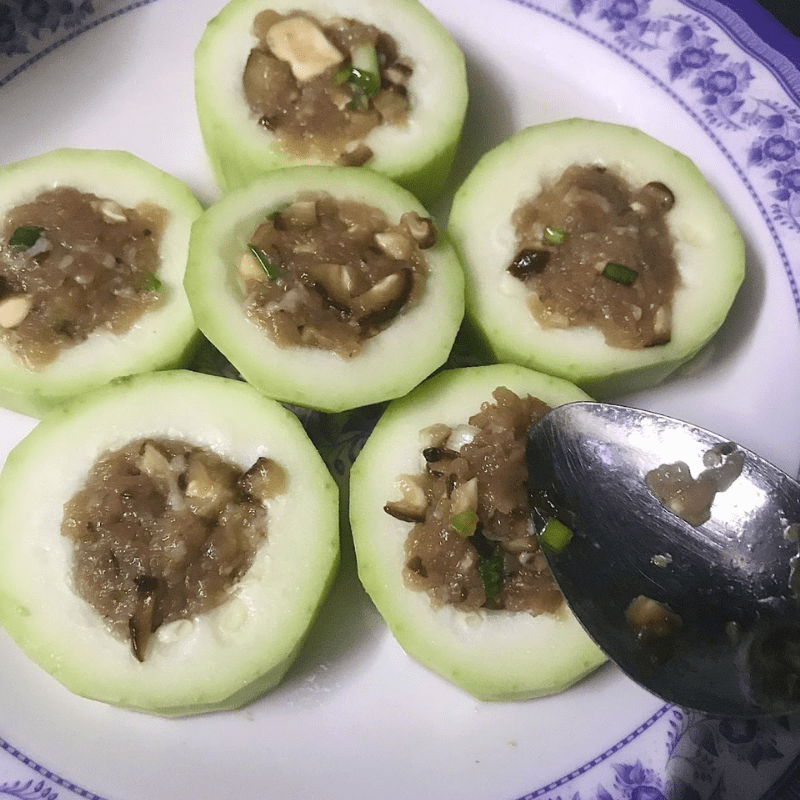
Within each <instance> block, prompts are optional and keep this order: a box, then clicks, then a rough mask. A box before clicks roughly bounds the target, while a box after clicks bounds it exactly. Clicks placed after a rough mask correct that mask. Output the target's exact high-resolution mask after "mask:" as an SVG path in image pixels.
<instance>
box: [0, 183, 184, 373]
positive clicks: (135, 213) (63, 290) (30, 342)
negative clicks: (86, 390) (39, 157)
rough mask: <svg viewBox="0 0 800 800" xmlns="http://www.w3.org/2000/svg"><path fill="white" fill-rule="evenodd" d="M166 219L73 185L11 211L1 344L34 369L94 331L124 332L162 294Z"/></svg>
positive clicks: (3, 254)
mask: <svg viewBox="0 0 800 800" xmlns="http://www.w3.org/2000/svg"><path fill="white" fill-rule="evenodd" d="M167 219H168V214H167V212H166V211H165V210H164V209H163V208H161V207H159V206H156V205H155V204H151V203H145V204H141V205H140V206H138V207H137V208H123V207H122V206H121V205H120V204H119V203H117V202H116V201H115V200H111V199H108V198H101V197H98V196H96V195H94V194H89V193H86V192H80V191H78V190H77V189H74V188H70V187H59V188H56V189H52V190H48V191H45V192H42V193H41V194H40V195H39V196H38V197H36V198H35V199H34V200H33V201H31V202H29V203H24V204H22V205H19V206H17V207H16V208H14V209H12V210H11V211H10V212H9V213H8V214H7V215H6V217H5V220H4V222H3V225H2V228H0V342H2V343H4V344H5V345H6V346H7V347H9V348H10V349H11V350H12V352H14V353H15V354H16V355H17V356H18V357H19V358H20V359H21V360H22V361H23V363H25V365H26V366H27V367H28V368H30V369H39V368H42V367H44V366H47V365H48V364H50V363H52V362H53V361H54V360H55V359H56V357H57V356H58V355H59V354H60V353H61V352H62V350H64V349H65V348H68V347H71V346H73V345H75V344H78V343H80V342H83V341H85V340H86V339H87V338H88V337H89V336H90V335H91V334H92V333H94V332H95V331H97V330H108V331H110V332H112V333H116V334H121V333H124V332H125V331H127V330H129V329H130V328H131V326H133V324H134V323H135V322H136V321H137V320H138V319H139V318H140V317H141V315H142V314H144V313H145V312H146V311H147V310H149V309H151V308H154V307H156V306H157V305H158V303H159V301H160V300H161V298H162V297H163V294H164V292H163V287H162V285H161V281H160V279H159V278H158V271H159V268H160V266H161V257H160V255H159V246H160V241H161V235H162V233H163V231H164V228H165V226H166V223H167Z"/></svg>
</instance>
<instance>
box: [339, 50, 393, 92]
mask: <svg viewBox="0 0 800 800" xmlns="http://www.w3.org/2000/svg"><path fill="white" fill-rule="evenodd" d="M333 82H334V83H335V84H337V85H339V86H341V85H342V84H343V83H349V84H350V85H351V86H352V87H353V89H355V90H356V91H357V92H358V93H360V94H361V95H363V97H362V98H360V99H361V100H364V99H371V98H373V97H375V95H376V94H378V92H379V91H380V90H381V68H380V64H379V63H378V54H377V53H376V52H375V48H374V47H372V46H371V45H367V44H364V45H360V46H358V47H356V48H354V50H353V53H352V58H351V63H350V65H349V66H345V67H342V69H340V70H339V71H338V72H337V73H336V75H334V76H333Z"/></svg>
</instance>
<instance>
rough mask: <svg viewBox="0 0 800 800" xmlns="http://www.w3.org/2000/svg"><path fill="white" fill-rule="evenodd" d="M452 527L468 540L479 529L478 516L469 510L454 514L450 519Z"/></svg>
mask: <svg viewBox="0 0 800 800" xmlns="http://www.w3.org/2000/svg"><path fill="white" fill-rule="evenodd" d="M450 526H451V527H452V528H453V530H454V531H455V532H456V533H457V534H458V535H459V536H463V537H464V538H465V539H468V538H469V537H470V536H472V534H473V533H475V529H476V528H477V527H478V515H477V514H476V513H475V512H474V511H470V510H469V509H467V510H466V511H459V513H458V514H454V515H453V516H452V518H451V519H450Z"/></svg>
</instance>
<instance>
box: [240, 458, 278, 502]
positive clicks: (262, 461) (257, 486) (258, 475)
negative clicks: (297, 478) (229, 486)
mask: <svg viewBox="0 0 800 800" xmlns="http://www.w3.org/2000/svg"><path fill="white" fill-rule="evenodd" d="M288 480H289V478H288V476H287V474H286V470H285V469H284V468H283V467H282V466H281V465H280V464H279V463H278V462H277V461H273V460H272V459H271V458H264V457H263V456H262V457H261V458H259V459H258V461H256V463H255V464H253V466H252V467H250V469H249V470H247V472H246V473H245V474H244V476H243V477H242V479H241V480H240V481H239V484H240V486H241V487H242V489H244V491H245V492H247V494H248V496H250V497H252V498H254V499H255V500H259V501H260V502H262V503H264V502H266V501H267V500H271V499H272V498H273V497H277V496H278V495H279V494H282V493H283V492H285V491H286V486H287V484H288Z"/></svg>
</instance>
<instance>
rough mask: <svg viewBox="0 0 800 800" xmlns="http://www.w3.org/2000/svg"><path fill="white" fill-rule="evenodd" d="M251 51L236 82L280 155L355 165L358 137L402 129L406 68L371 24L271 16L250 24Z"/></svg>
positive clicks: (360, 148) (360, 152)
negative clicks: (389, 127) (389, 128)
mask: <svg viewBox="0 0 800 800" xmlns="http://www.w3.org/2000/svg"><path fill="white" fill-rule="evenodd" d="M253 32H254V34H255V36H256V38H257V40H258V44H257V45H256V46H255V47H254V48H253V49H252V50H251V51H250V55H249V57H248V59H247V64H246V66H245V70H244V75H243V84H244V93H245V97H246V98H247V102H248V104H249V106H250V108H251V110H252V111H253V113H254V114H256V116H257V117H258V119H259V121H260V123H261V124H262V125H263V126H264V127H265V128H266V129H268V130H269V131H271V132H272V133H274V135H275V137H276V138H277V141H278V143H279V146H280V147H281V148H282V149H283V150H284V151H285V152H286V153H288V154H290V155H293V156H298V157H305V158H313V159H316V160H320V161H322V162H324V163H330V164H339V165H341V166H360V165H362V164H364V163H366V162H367V161H369V160H370V159H371V158H372V156H373V153H372V150H371V149H370V148H369V147H368V146H367V145H366V144H365V143H364V138H365V137H366V136H367V134H369V132H370V131H371V130H373V129H374V128H376V127H377V126H379V125H383V124H386V125H394V126H403V125H405V123H406V121H407V118H408V110H409V98H408V82H409V79H410V77H411V75H412V72H413V68H412V65H411V62H410V61H409V60H407V59H405V58H404V57H403V56H402V54H401V53H400V52H399V51H398V47H397V43H396V42H395V40H394V39H393V38H392V37H391V36H389V35H388V34H387V33H384V32H383V31H381V30H379V29H378V28H376V27H375V26H373V25H367V24H364V23H361V22H358V21H357V20H353V19H344V18H341V17H337V18H335V19H329V20H326V21H322V20H319V19H317V18H315V17H314V16H313V15H311V14H307V13H305V12H299V11H297V12H291V13H289V14H286V15H282V14H278V13H277V12H275V11H272V10H266V11H262V12H261V13H260V14H258V16H257V17H256V18H255V22H254V25H253Z"/></svg>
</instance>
